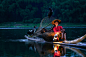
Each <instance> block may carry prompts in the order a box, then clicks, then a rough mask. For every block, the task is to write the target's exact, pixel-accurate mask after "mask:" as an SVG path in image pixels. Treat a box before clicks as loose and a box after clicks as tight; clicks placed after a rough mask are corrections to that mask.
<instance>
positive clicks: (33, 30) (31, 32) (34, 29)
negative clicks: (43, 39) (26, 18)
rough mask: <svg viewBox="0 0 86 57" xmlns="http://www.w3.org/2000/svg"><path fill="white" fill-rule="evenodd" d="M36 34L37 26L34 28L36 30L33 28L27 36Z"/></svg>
mask: <svg viewBox="0 0 86 57" xmlns="http://www.w3.org/2000/svg"><path fill="white" fill-rule="evenodd" d="M35 32H36V26H34V28H33V29H32V30H29V31H28V32H27V34H29V35H31V34H33V33H35Z"/></svg>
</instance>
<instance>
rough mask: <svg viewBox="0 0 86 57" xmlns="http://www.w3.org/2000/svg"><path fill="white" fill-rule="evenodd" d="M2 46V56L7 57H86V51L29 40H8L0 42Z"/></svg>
mask: <svg viewBox="0 0 86 57" xmlns="http://www.w3.org/2000/svg"><path fill="white" fill-rule="evenodd" d="M0 44H1V48H0V56H7V57H16V56H18V57H19V56H20V57H35V56H37V57H53V56H62V57H85V55H86V51H85V50H82V49H78V48H75V47H70V46H64V45H59V44H50V43H38V42H34V41H29V40H27V39H13V40H12V39H8V40H6V41H2V42H0ZM1 51H2V52H1ZM33 54H34V55H33Z"/></svg>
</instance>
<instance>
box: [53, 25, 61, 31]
mask: <svg viewBox="0 0 86 57" xmlns="http://www.w3.org/2000/svg"><path fill="white" fill-rule="evenodd" d="M62 29H63V28H62V26H57V27H54V28H53V31H54V32H59V31H61V30H62Z"/></svg>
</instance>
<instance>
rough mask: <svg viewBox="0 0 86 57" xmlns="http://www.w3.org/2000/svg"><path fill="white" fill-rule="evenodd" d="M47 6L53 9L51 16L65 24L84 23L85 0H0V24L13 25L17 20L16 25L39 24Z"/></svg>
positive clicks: (85, 21) (85, 20)
mask: <svg viewBox="0 0 86 57" xmlns="http://www.w3.org/2000/svg"><path fill="white" fill-rule="evenodd" d="M49 7H51V8H52V9H53V15H52V16H53V17H55V18H57V19H60V20H62V23H63V24H66V25H65V26H72V25H73V26H75V24H76V23H77V25H78V24H79V25H80V26H81V25H82V26H83V25H86V24H85V23H86V0H0V26H1V27H3V26H5V25H6V26H9V25H10V26H15V25H14V24H15V23H19V22H20V23H19V24H20V25H18V26H28V25H26V24H29V25H30V24H31V23H32V24H33V25H35V24H39V23H40V21H41V20H42V19H43V18H44V17H46V16H47V14H48V12H49ZM12 22H14V23H12ZM5 23H6V24H5ZM11 23H12V24H11ZM7 24H8V25H7ZM21 24H22V25H21ZM69 24H70V25H69ZM77 25H76V26H77ZM30 26H31V25H30ZM63 26H64V25H63Z"/></svg>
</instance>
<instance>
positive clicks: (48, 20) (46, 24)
mask: <svg viewBox="0 0 86 57" xmlns="http://www.w3.org/2000/svg"><path fill="white" fill-rule="evenodd" d="M54 19H55V18H54V17H50V18H49V17H45V18H43V19H42V20H41V22H40V26H39V28H38V30H37V32H39V31H40V30H42V28H45V29H50V28H51V27H53V25H52V23H51V22H52V21H53V20H54Z"/></svg>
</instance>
